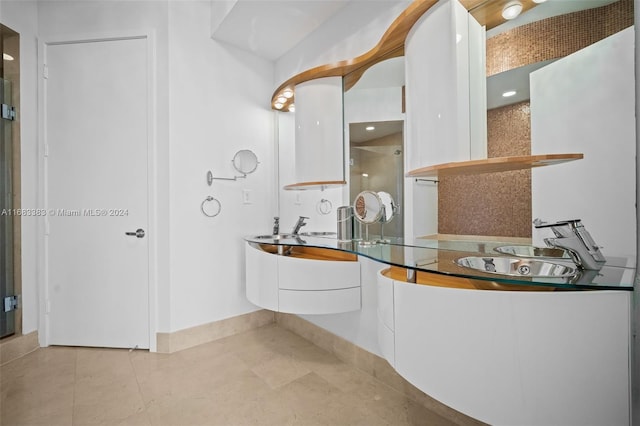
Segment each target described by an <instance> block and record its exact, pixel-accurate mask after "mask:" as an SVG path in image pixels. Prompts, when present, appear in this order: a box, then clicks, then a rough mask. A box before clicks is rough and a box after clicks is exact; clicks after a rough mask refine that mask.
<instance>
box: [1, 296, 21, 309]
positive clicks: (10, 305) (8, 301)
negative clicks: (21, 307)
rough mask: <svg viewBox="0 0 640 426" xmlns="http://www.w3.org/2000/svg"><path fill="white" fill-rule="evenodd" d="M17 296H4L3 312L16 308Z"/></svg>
mask: <svg viewBox="0 0 640 426" xmlns="http://www.w3.org/2000/svg"><path fill="white" fill-rule="evenodd" d="M18 299H19V298H18V296H7V297H5V298H4V303H3V305H4V312H11V311H15V310H16V309H18Z"/></svg>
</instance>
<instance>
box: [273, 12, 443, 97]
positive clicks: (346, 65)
mask: <svg viewBox="0 0 640 426" xmlns="http://www.w3.org/2000/svg"><path fill="white" fill-rule="evenodd" d="M437 2H438V0H415V1H414V2H413V3H411V4H410V5H409V7H407V8H406V9H405V10H404V11H403V12H402V13H401V14H400V16H398V17H397V18H396V19H395V21H393V23H392V24H391V26H390V27H389V28H388V29H387V31H386V32H385V33H384V35H383V36H382V38H381V39H380V41H379V42H378V44H377V45H375V46H374V47H373V48H372V49H371V50H369V51H368V52H366V53H364V54H362V55H360V56H358V57H356V58H353V59H347V60H344V61H340V62H335V63H333V64H326V65H321V66H318V67H315V68H311V69H309V70H307V71H303V72H302V73H300V74H297V75H295V76H293V77H291V78H290V79H288V80H287V81H285V82H284V83H282V84H281V85H280V86H279V87H278V88H277V89H276V91H275V92H274V93H273V96H272V97H271V106H272V108H273V109H275V110H286V109H287V108H288V107H289V105H291V104H292V103H293V102H294V98H293V97H291V98H289V99H288V100H287V102H286V103H285V104H284V105H283V107H282V108H276V107H274V106H273V105H274V104H275V102H276V99H277V98H278V97H280V96H281V94H282V92H283V91H284V90H285V89H289V90H291V91H292V92H293V91H294V88H295V85H296V84H300V83H303V82H305V81H309V80H313V79H316V78H322V77H344V76H346V75H347V74H349V73H352V72H354V71H356V70H359V69H360V68H363V70H362V72H360V73H359V76H361V75H362V73H364V71H365V70H366V69H367V68H368V67H370V66H371V65H374V64H376V63H378V62H380V61H383V60H385V59H389V58H393V57H397V56H402V54H403V53H404V41H405V38H407V34H408V33H409V30H411V28H412V27H413V25H414V24H415V23H416V21H417V20H418V19H419V18H420V17H421V16H422V15H423V14H424V13H425V12H426V11H427V10H429V9H430V8H431V6H433V5H434V4H436V3H437ZM359 76H357V78H356V75H355V74H354V76H353V78H351V80H350V81H349V88H350V87H352V86H353V85H354V84H355V82H356V81H358V78H359ZM345 86H346V83H345ZM345 90H347V87H345Z"/></svg>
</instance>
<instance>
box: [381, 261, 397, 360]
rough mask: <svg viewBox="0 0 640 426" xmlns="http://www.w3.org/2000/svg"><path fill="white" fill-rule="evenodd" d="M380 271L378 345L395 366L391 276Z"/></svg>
mask: <svg viewBox="0 0 640 426" xmlns="http://www.w3.org/2000/svg"><path fill="white" fill-rule="evenodd" d="M384 271H385V270H384V269H383V270H380V271H378V281H377V286H378V345H379V346H380V352H382V355H383V356H384V357H385V359H386V360H387V361H388V362H389V364H391V366H392V367H395V322H394V307H393V285H394V282H393V280H392V279H391V278H388V277H386V276H385V275H384Z"/></svg>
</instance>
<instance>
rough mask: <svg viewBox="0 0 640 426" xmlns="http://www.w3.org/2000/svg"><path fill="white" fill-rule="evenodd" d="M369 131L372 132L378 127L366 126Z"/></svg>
mask: <svg viewBox="0 0 640 426" xmlns="http://www.w3.org/2000/svg"><path fill="white" fill-rule="evenodd" d="M364 129H365V130H366V131H367V132H371V131H373V130H375V129H376V128H375V127H374V126H367V127H365V128H364Z"/></svg>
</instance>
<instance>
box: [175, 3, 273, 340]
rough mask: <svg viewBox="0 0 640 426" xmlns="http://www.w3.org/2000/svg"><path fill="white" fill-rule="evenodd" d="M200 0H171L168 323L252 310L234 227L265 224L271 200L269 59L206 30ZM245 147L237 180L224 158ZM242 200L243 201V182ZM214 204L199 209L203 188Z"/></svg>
mask: <svg viewBox="0 0 640 426" xmlns="http://www.w3.org/2000/svg"><path fill="white" fill-rule="evenodd" d="M209 7H210V5H209V2H208V1H198V2H196V1H190V2H170V5H169V51H170V55H169V74H170V79H169V87H170V101H171V102H170V103H171V106H170V117H171V121H170V123H171V124H170V140H171V166H170V170H171V330H170V331H175V330H180V329H184V328H187V327H191V326H195V325H199V324H204V323H208V322H211V321H215V320H219V319H223V318H228V317H232V316H237V315H241V314H243V313H247V312H251V311H254V310H257V309H258V308H257V307H255V306H254V305H252V304H251V303H249V302H248V301H247V299H246V296H245V287H244V243H243V241H242V239H241V237H242V236H243V235H248V234H256V233H265V232H266V231H268V230H270V229H271V221H272V219H273V218H272V216H273V215H274V212H275V206H276V202H275V200H274V197H273V196H272V194H273V193H274V180H273V176H274V174H275V170H274V167H273V164H274V161H275V159H274V156H273V152H274V149H273V138H274V128H273V123H274V119H273V115H274V113H273V112H271V109H270V104H269V100H270V99H271V89H272V84H273V64H272V63H271V62H268V61H266V60H263V59H259V58H258V57H257V56H254V55H252V54H250V53H246V52H242V51H240V50H237V49H235V48H233V47H229V46H228V45H225V44H222V43H219V42H216V41H214V40H212V39H211V38H210V27H209V26H210V13H209ZM239 149H251V150H253V151H254V152H255V153H256V154H257V156H258V161H260V164H259V166H258V168H257V170H256V171H255V172H254V173H253V174H250V175H248V177H247V178H246V179H241V180H238V181H235V182H234V181H214V182H213V185H212V186H211V187H208V186H207V184H206V179H205V176H206V172H207V171H208V170H211V171H212V172H213V175H214V176H220V177H230V176H233V175H234V174H235V170H234V169H233V168H232V166H231V159H232V158H233V155H234V153H235V152H236V151H238V150H239ZM244 189H246V190H249V191H250V198H251V204H243V202H242V190H244ZM207 195H212V196H214V197H216V198H217V199H218V200H219V201H220V202H221V204H222V211H221V213H220V215H219V216H217V217H215V218H207V217H205V216H203V215H202V213H201V212H200V203H201V202H202V200H203V199H204V198H205V197H206V196H207Z"/></svg>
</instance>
